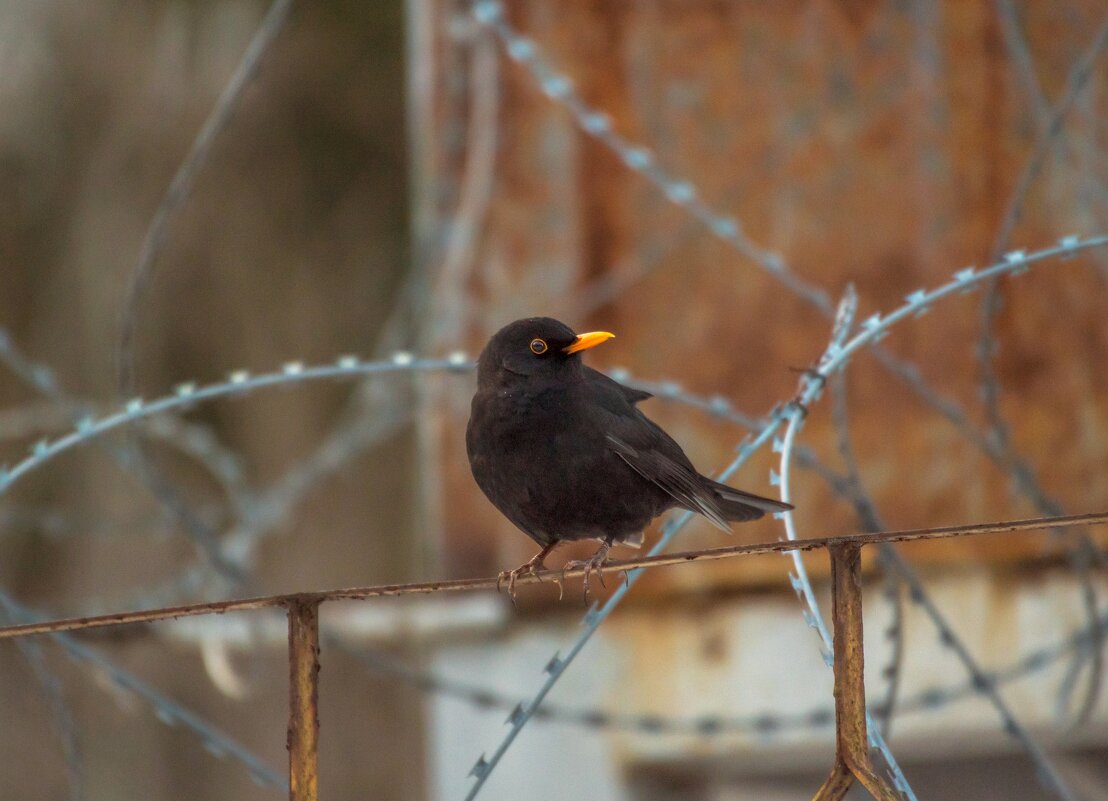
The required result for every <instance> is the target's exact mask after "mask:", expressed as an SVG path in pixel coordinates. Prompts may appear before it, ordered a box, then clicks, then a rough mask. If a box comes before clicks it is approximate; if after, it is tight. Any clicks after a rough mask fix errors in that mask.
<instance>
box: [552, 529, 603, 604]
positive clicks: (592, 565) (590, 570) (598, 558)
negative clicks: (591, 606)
mask: <svg viewBox="0 0 1108 801" xmlns="http://www.w3.org/2000/svg"><path fill="white" fill-rule="evenodd" d="M608 550H609V546H608V545H607V544H605V545H602V546H601V547H600V550H599V551H597V552H596V553H595V554H593V555H592V556H591V557H589V558H588V559H575V560H574V561H572V562H567V563H566V564H565V567H563V568H562V579H563V580H564V579H565V577H566V571H568V570H580V569H583V570H584V571H585V575H584V576H583V577H582V580H583V582H584V591H585V603H586V604H588V602H589V582H590V580H591V579H592V576H593V574H594V573H595V574H596V578H597V580H598V581H599V582H600V586H601V587H604V588H605V589H607V586H608V585H607V584H605V583H604V565H606V564H607V563H608ZM558 586H559V589H560V588H561V584H560V583H559V585H558Z"/></svg>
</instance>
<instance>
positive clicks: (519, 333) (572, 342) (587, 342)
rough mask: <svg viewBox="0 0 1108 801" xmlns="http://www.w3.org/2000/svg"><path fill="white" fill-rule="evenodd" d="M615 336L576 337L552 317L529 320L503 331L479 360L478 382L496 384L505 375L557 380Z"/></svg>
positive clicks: (570, 330)
mask: <svg viewBox="0 0 1108 801" xmlns="http://www.w3.org/2000/svg"><path fill="white" fill-rule="evenodd" d="M613 336H615V334H609V333H608V332H607V331H591V332H589V333H587V334H575V333H573V329H571V328H570V327H569V326H568V325H566V324H565V323H561V322H559V321H557V320H555V319H553V318H551V317H528V318H526V319H524V320H516V321H515V322H514V323H509V324H508V325H506V326H504V327H503V328H501V329H500V330H499V331H497V332H496V334H494V335H493V338H492V339H490V340H489V344H487V345H485V349H484V350H483V351H481V356H480V358H478V360H477V380H478V381H479V382H481V383H487V382H489V381H496V380H497V379H498V378H499V377H501V376H502V374H503V372H504V371H507V372H509V373H513V374H515V375H518V376H556V375H559V374H567V373H569V372H570V371H577V370H579V369H580V364H581V357H580V355H579V354H580V352H581V351H583V350H585V349H587V348H591V347H593V346H595V345H599V344H600V343H601V342H604V341H605V340H608V339H611V338H612V337H613Z"/></svg>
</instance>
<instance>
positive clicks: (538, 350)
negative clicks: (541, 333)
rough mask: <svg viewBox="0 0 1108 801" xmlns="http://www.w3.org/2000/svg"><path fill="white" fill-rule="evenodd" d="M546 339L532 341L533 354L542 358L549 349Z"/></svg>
mask: <svg viewBox="0 0 1108 801" xmlns="http://www.w3.org/2000/svg"><path fill="white" fill-rule="evenodd" d="M548 347H549V346H548V345H547V344H546V340H545V339H532V340H531V352H532V353H533V354H535V355H536V356H542V355H543V354H544V353H546V351H547V349H548Z"/></svg>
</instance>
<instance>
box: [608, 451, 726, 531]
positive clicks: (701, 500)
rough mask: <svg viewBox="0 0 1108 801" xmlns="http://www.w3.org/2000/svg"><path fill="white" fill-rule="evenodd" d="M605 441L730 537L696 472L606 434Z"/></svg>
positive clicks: (653, 452)
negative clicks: (606, 439)
mask: <svg viewBox="0 0 1108 801" xmlns="http://www.w3.org/2000/svg"><path fill="white" fill-rule="evenodd" d="M658 430H659V431H660V429H658ZM607 438H608V444H609V446H610V447H611V448H612V450H613V451H615V453H616V455H618V456H619V457H620V458H621V459H623V461H625V462H626V463H627V464H628V465H629V466H630V467H631V469H633V470H634V471H635V472H636V473H638V474H639V475H641V476H642V477H643V478H645V479H647V480H648V481H651V482H653V483H654V484H657V485H658V486H659V487H661V488H662V489H663V490H665V491H666V492H668V493H669V494H670V495H672V496H673V498H674V499H675V500H676V501H677V502H678V503H680V504H681V505H682V506H684V507H685V508H686V509H690V510H692V511H695V512H700V514H702V515H704V516H705V517H706V518H708V519H709V520H711V521H712V523H713V524H714V525H715V526H717V527H718V528H721V529H723V530H724V531H726V532H728V533H730V531H731V527H730V526H729V525H727V521H726V520H725V519H724V517H723V514H722V513H721V512H720V510H719V507H718V505H717V504H716V503H715V502H714V499H713V498H712V497H711V495H709V494H708V493H707V492H706V491H705V489H704V485H703V484H702V483H701V480H700V476H699V475H697V473H696V470H695V469H693V468H692V467H691V466H689V465H686V464H682V463H681V462H678V461H675V460H673V459H671V458H669V457H668V456H667V455H666V454H664V453H662V452H661V451H660V450H656V449H653V448H649V449H641V448H636V447H634V446H632V445H630V444H628V443H627V442H625V441H624V440H622V439H620V438H619V437H617V436H615V435H614V434H608V435H607ZM667 439H668V438H667Z"/></svg>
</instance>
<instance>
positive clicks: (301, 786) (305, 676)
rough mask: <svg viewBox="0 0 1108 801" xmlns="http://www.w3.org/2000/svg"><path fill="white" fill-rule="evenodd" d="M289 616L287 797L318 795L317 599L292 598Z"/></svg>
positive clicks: (292, 800)
mask: <svg viewBox="0 0 1108 801" xmlns="http://www.w3.org/2000/svg"><path fill="white" fill-rule="evenodd" d="M286 609H287V610H288V618H289V729H288V739H287V741H286V745H287V747H288V751H289V801H318V798H319V787H318V784H319V601H318V600H317V599H304V598H292V599H290V600H289V602H288V604H287V606H286Z"/></svg>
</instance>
